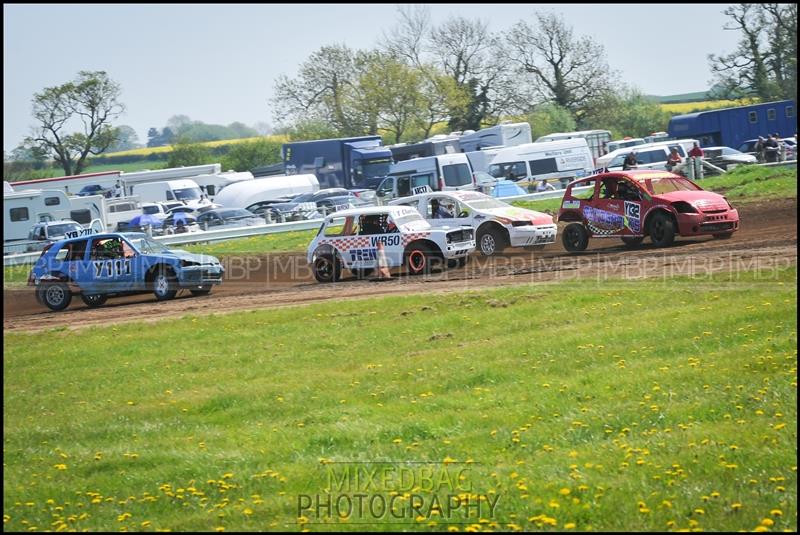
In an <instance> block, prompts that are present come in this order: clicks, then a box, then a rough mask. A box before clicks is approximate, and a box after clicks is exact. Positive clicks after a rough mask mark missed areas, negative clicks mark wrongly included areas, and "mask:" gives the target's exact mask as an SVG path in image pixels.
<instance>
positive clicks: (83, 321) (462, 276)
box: [3, 199, 797, 332]
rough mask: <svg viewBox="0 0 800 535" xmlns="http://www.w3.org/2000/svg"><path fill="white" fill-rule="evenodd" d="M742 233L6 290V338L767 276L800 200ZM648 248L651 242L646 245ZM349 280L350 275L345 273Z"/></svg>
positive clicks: (242, 267) (791, 238)
mask: <svg viewBox="0 0 800 535" xmlns="http://www.w3.org/2000/svg"><path fill="white" fill-rule="evenodd" d="M739 214H740V217H741V220H742V225H741V230H739V231H738V232H737V233H736V234H734V236H733V238H731V239H729V240H715V239H712V238H710V237H702V238H691V239H690V238H678V240H677V241H676V243H675V244H674V245H673V246H672V247H668V248H661V249H659V248H655V247H653V246H652V245H650V244H649V243H645V244H644V245H642V246H641V247H639V248H636V249H628V248H626V247H625V246H623V245H622V244H621V242H620V241H619V240H618V239H615V238H611V239H595V240H591V241H590V247H589V249H588V250H587V251H586V252H584V253H581V254H569V253H567V252H566V251H565V250H564V249H563V247H562V246H561V243H560V240H559V242H558V243H556V244H553V245H549V246H547V247H546V248H545V249H544V250H543V251H536V252H528V251H525V250H523V249H513V248H512V249H508V250H507V254H503V255H500V256H497V257H489V258H485V257H481V256H479V255H477V254H474V255H473V256H472V257H471V258H470V261H469V263H468V264H467V266H465V267H463V268H459V269H452V270H448V271H444V272H441V273H433V274H431V275H429V276H425V277H410V276H407V275H404V274H395V276H394V277H393V278H392V280H390V281H385V282H372V281H357V280H355V279H353V278H349V277H345V279H344V280H342V281H341V282H339V283H336V284H319V283H317V282H316V281H315V280H314V277H313V275H312V273H311V270H310V268H309V266H308V265H307V263H306V260H305V255H304V254H303V253H296V252H293V253H276V254H268V255H262V256H252V255H249V256H242V257H234V256H229V257H226V258H225V259H224V263H225V264H226V274H225V280H224V281H223V284H222V285H220V286H217V287H215V288H214V290H213V291H212V293H211V294H210V295H208V296H203V297H192V296H191V295H190V294H189V292H188V291H186V292H181V293H179V295H178V297H177V298H176V299H174V300H172V301H163V302H159V301H156V300H155V298H154V297H153V295H152V294H140V295H133V296H127V297H122V298H111V299H110V300H109V301H108V302H107V303H106V305H104V306H102V307H100V308H96V309H90V308H88V307H86V306H85V305H84V304H83V302H82V301H81V299H80V297H78V296H75V298H74V299H73V301H72V304H71V305H70V307H69V308H68V309H67V310H65V311H62V312H50V311H49V310H47V309H46V308H45V307H44V306H43V305H40V304H38V303H37V302H36V300H35V298H34V296H33V291H32V289H31V288H14V289H6V290H5V291H4V292H3V329H4V331H5V332H23V331H40V330H44V329H52V328H56V327H66V328H69V329H81V328H85V327H89V326H95V325H110V324H117V323H125V322H131V321H146V322H155V321H159V320H162V319H167V318H179V317H182V316H184V315H207V314H218V313H227V312H235V311H243V310H253V309H264V308H275V307H283V306H292V305H297V304H303V303H313V302H318V301H325V300H330V299H362V298H368V297H377V296H386V295H401V294H417V293H437V292H450V293H452V292H458V291H469V290H477V289H483V288H489V287H497V286H508V285H518V284H529V283H534V282H535V283H547V282H551V281H563V280H587V279H588V280H597V281H598V282H602V281H603V280H608V279H634V278H644V277H646V278H654V277H656V278H657V277H662V278H667V277H670V276H673V275H703V274H708V273H717V272H729V273H732V274H735V273H736V272H737V271H739V270H742V269H769V268H771V267H785V266H790V265H796V263H797V215H796V214H797V200H796V199H786V200H778V201H770V202H761V203H751V204H745V205H742V207H741V208H740V209H739ZM646 241H649V240H646ZM345 273H347V272H346V271H345Z"/></svg>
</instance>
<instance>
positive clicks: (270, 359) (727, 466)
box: [3, 268, 797, 531]
mask: <svg viewBox="0 0 800 535" xmlns="http://www.w3.org/2000/svg"><path fill="white" fill-rule="evenodd" d="M796 288H797V284H796V270H795V269H793V268H792V269H787V270H782V271H770V272H767V271H761V272H750V273H739V274H737V275H736V276H732V275H727V274H726V275H718V276H716V277H703V278H698V279H695V280H692V279H689V278H682V279H674V280H667V281H659V282H653V281H630V282H626V281H618V282H614V281H610V282H606V283H604V284H603V285H602V286H598V284H597V283H596V282H565V283H558V284H555V283H554V284H540V285H527V286H518V287H514V288H506V289H500V290H492V291H464V292H451V293H448V294H444V295H434V296H431V295H427V296H405V297H387V298H381V299H371V300H358V301H345V302H338V303H337V302H325V303H316V304H312V305H307V306H298V307H292V308H287V309H276V310H264V311H254V312H243V313H236V314H230V315H218V316H215V315H211V316H204V317H193V316H185V317H182V318H176V319H174V320H169V321H164V322H161V323H158V324H156V325H153V324H126V325H120V326H117V327H105V328H99V327H98V328H90V329H86V330H82V331H79V332H77V333H75V332H68V331H65V330H53V331H50V332H47V333H42V334H18V333H6V335H5V337H4V341H3V348H4V360H3V371H4V374H3V377H4V379H3V393H4V404H3V416H4V417H3V427H4V429H3V431H4V437H3V454H4V478H3V490H4V492H3V509H4V511H3V512H4V529H5V530H9V531H12V530H13V531H17V530H29V529H32V528H33V527H35V528H37V529H38V530H45V529H54V530H56V529H64V528H61V526H62V525H64V524H66V526H67V527H68V528H70V529H77V530H83V529H88V530H93V531H94V530H114V531H116V530H148V531H149V530H155V529H172V530H213V529H215V528H217V527H224V528H227V529H228V530H270V529H289V530H296V529H299V528H300V527H302V526H299V525H298V524H296V520H297V516H298V512H297V501H298V495H299V494H315V493H324V491H325V489H326V487H328V484H329V483H328V474H329V473H330V471H331V470H335V469H337V468H338V469H339V470H340V472H338V473H341V470H342V469H343V468H344V467H348V466H350V467H352V466H355V465H343V464H325V463H328V462H329V461H334V462H346V461H360V462H364V461H424V462H431V463H435V462H453V461H455V462H461V463H464V462H469V461H473V462H474V464H462V465H456V464H447V465H433V466H436V467H438V469H441V468H442V467H444V468H445V469H448V470H451V471H453V470H461V469H463V468H467V470H468V472H466V473H465V474H464V475H465V482H464V486H465V487H466V486H468V485H469V486H471V488H470V490H469V491H468V492H467V494H468V495H490V496H491V495H494V496H499V497H500V498H499V501H498V503H497V509H496V511H495V514H494V516H492V517H491V518H490V517H489V516H488V514H484V515H483V516H484V517H485V519H486V520H487V521H488V522H489V524H482V527H483V528H484V529H487V530H488V529H490V528H497V529H502V530H508V529H515V528H516V527H517V526H520V527H523V528H527V529H530V530H537V529H540V528H544V529H553V528H555V529H559V530H564V529H571V528H572V527H573V524H574V528H575V529H576V530H589V529H591V530H604V531H605V530H618V529H619V530H665V529H676V530H677V529H689V528H702V529H706V530H726V531H734V530H740V529H744V530H751V529H754V528H756V527H757V526H759V525H766V524H769V523H770V522H772V523H773V524H774V525H772V526H771V529H772V530H774V531H780V530H784V529H788V530H796V528H797V520H796V514H797V509H796V505H797V471H796V470H797V451H796V439H797V426H796V423H797V400H796V393H797V352H796V347H797V333H796V322H795V317H796V312H797V310H796V308H797V307H796V303H797V301H796V299H797V294H796ZM332 289H333V288H332ZM360 466H361V467H365V466H366V467H369V466H373V465H360ZM406 466H407V468H408V469H409V470H411V469H415V470H416V469H417V468H414V467H418V466H420V465H413V464H409V465H406ZM415 473H416V472H415ZM388 487H390V485H388V484H386V483H381V484H379V485H378V490H376V489H375V488H374V487H373V488H372V489H371V491H370V495H374V494H375V493H381V492H382V491H383V490H385V489H386V488H388ZM440 490H441V488H440ZM445 490H446V488H445ZM414 493H416V494H420V495H422V496H424V497H426V498H430V496H431V494H430V493H427V492H426V491H424V490H415V491H414ZM492 493H494V494H492ZM303 513H304V514H303V515H302V516H303V517H305V518H303V520H310V521H316V520H317V519H316V518H315V515H314V514H313V513H308V512H306V511H303ZM453 518H456V517H453ZM458 519H459V520H461V518H460V517H459V518H458ZM368 520H371V517H370V516H369V515H366V517H360V518H352V519H351V521H350V522H349V523H342V524H338V523H337V524H336V526H337V527H338V528H339V529H378V530H381V529H423V530H432V531H441V530H446V526H447V522H446V520H447V519H445V518H441V517H438V516H434V517H433V521H434V522H437V523H436V525H435V526H431V525H429V524H428V522H429V521H430V520H431V518H428V517H426V515H422V516H421V518H420V521H419V522H415V521H413V520H412V521H411V524H412V525H411V526H409V525H407V524H406V525H391V526H390V525H387V524H377V525H369V526H364V525H358V526H356V525H352V524H355V523H356V522H359V521H368ZM470 521H473V522H475V519H474V516H473V517H472V519H471V520H470ZM492 521H498V523H499V525H492V524H491V522H492ZM549 526H552V527H549ZM310 527H314V528H316V529H319V528H324V527H325V526H310ZM457 527H459V528H460V529H461V530H464V529H465V528H466V527H467V526H464V525H461V526H457Z"/></svg>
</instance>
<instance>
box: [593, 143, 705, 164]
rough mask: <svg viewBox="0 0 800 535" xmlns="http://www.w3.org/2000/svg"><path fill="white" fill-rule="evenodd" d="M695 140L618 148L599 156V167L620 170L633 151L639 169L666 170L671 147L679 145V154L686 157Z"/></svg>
mask: <svg viewBox="0 0 800 535" xmlns="http://www.w3.org/2000/svg"><path fill="white" fill-rule="evenodd" d="M695 141H696V140H694V139H677V140H674V141H659V142H658V143H645V144H644V145H636V146H634V147H626V148H622V149H617V150H615V151H613V152H609V153H608V154H606V155H605V156H601V157H600V158H598V159H597V167H604V168H606V169H608V170H609V171H619V170H621V169H622V166H623V162H624V161H625V157H626V156H628V154H630V153H631V152H635V153H636V162H637V164H636V168H637V169H660V170H666V168H667V167H666V164H667V158H668V157H669V153H670V149H671V148H672V147H677V149H678V154H680V155H681V158H686V154H687V153H688V151H689V150H691V148H692V145H694V142H695Z"/></svg>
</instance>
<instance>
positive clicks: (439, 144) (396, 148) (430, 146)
mask: <svg viewBox="0 0 800 535" xmlns="http://www.w3.org/2000/svg"><path fill="white" fill-rule="evenodd" d="M388 148H389V149H390V150H391V151H392V159H394V161H395V162H402V161H405V160H411V159H413V158H427V157H428V156H439V155H441V154H456V153H458V152H460V148H459V138H458V136H452V135H450V136H448V135H444V134H438V135H435V136H433V137H430V138H428V139H426V140H425V141H420V142H419V143H398V144H396V145H389V147H388Z"/></svg>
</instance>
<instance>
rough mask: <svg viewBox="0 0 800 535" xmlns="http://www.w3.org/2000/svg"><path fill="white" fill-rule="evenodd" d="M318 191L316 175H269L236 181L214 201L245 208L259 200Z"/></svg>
mask: <svg viewBox="0 0 800 535" xmlns="http://www.w3.org/2000/svg"><path fill="white" fill-rule="evenodd" d="M316 191H319V180H317V177H316V175H312V174H304V175H280V176H267V177H264V178H257V179H255V180H244V181H239V182H234V183H233V184H230V185H228V186H226V187H225V188H224V189H223V190H222V191H220V192H219V193H218V194H217V196H216V197H215V199H214V201H215V202H216V203H217V204H221V205H222V206H224V207H226V208H244V207H247V206H251V205H253V204H255V203H258V202H263V201H271V200H275V199H280V198H284V197H294V196H296V195H300V194H301V193H314V192H316Z"/></svg>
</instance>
